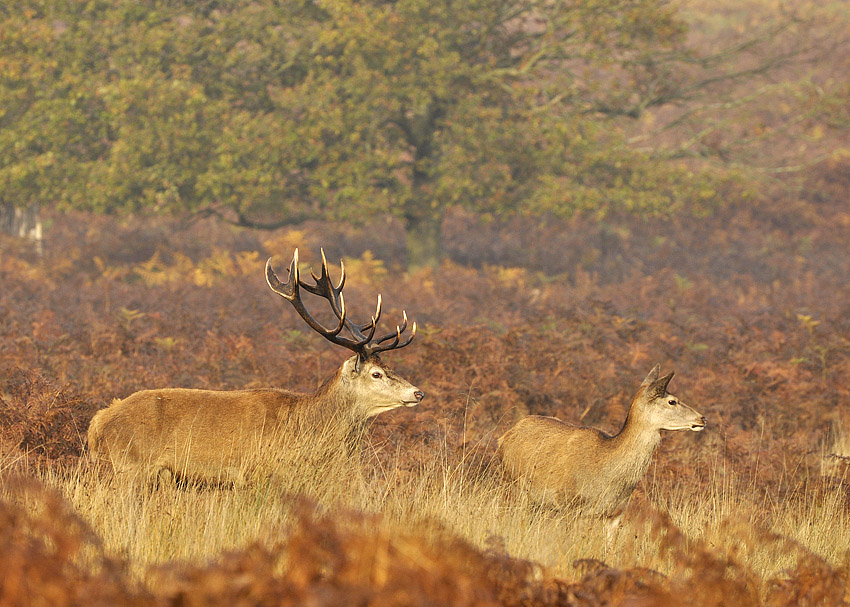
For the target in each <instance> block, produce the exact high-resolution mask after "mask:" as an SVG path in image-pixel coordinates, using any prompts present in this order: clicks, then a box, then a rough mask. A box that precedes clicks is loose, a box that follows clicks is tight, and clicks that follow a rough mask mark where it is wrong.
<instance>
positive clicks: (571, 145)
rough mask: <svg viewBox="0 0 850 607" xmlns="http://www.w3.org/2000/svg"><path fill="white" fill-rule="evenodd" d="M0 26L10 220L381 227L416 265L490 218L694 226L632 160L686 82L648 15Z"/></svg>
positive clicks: (182, 6) (53, 9)
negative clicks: (207, 217)
mask: <svg viewBox="0 0 850 607" xmlns="http://www.w3.org/2000/svg"><path fill="white" fill-rule="evenodd" d="M23 5H24V6H23V7H16V8H15V10H11V9H8V8H7V9H6V10H5V11H4V12H2V13H0V18H2V26H0V44H2V53H0V96H2V98H3V99H4V102H3V107H2V108H0V184H2V192H0V202H5V203H13V204H21V205H28V204H32V203H38V202H41V203H48V204H58V205H60V206H66V207H74V208H90V209H95V210H97V211H102V212H114V211H131V212H136V211H145V212H187V211H188V212H204V213H214V214H217V215H219V216H221V217H223V218H225V219H226V220H228V221H232V222H234V223H237V224H240V225H246V226H255V227H274V226H280V225H285V224H287V223H295V222H299V221H303V220H304V219H306V218H309V217H324V218H330V219H339V220H346V221H358V222H362V221H367V220H368V219H369V218H371V217H374V216H375V215H376V214H385V213H391V214H394V215H397V216H399V217H400V218H402V219H403V220H404V222H405V226H406V229H407V230H408V243H409V247H408V250H409V257H410V259H409V261H410V262H411V263H412V264H414V265H416V264H424V263H434V262H435V261H436V260H437V259H438V258H439V255H440V244H439V234H440V223H441V221H442V218H443V217H444V214H445V212H446V210H447V209H448V208H450V207H451V206H453V205H460V206H463V207H466V208H468V209H470V210H473V211H475V212H479V213H485V214H504V213H514V212H530V213H539V214H543V215H545V214H553V213H554V214H571V213H574V212H576V211H590V212H593V213H597V214H604V213H607V212H609V211H611V210H613V209H625V210H630V211H637V212H640V213H658V212H670V211H672V210H676V209H679V208H682V207H686V206H687V207H689V208H698V209H702V208H704V207H706V206H710V205H712V204H714V203H715V202H716V201H717V200H718V199H719V197H720V194H719V193H718V192H719V191H722V187H721V186H722V182H723V180H724V179H726V178H727V177H728V175H727V176H724V177H723V179H721V178H720V177H718V176H715V175H712V174H711V173H708V172H700V171H693V170H691V169H688V168H686V167H685V166H683V165H674V164H670V163H669V162H663V161H661V160H659V159H657V158H654V157H653V156H652V155H651V154H650V153H649V152H646V151H636V150H635V149H632V148H630V147H629V146H628V145H627V142H626V138H625V136H624V135H623V132H622V129H621V128H620V127H621V124H622V121H623V120H624V119H626V118H635V117H639V116H641V115H642V114H643V112H645V111H646V109H647V108H651V107H653V106H657V105H661V104H664V103H668V102H670V101H671V100H674V99H676V98H677V94H678V92H679V91H682V90H684V89H686V88H687V87H688V86H690V85H691V84H692V82H690V81H688V77H689V76H688V75H687V74H688V72H687V70H683V69H681V67H682V65H685V64H686V63H688V62H689V61H690V60H691V59H692V53H691V52H690V51H688V49H687V47H686V42H685V34H686V28H685V26H684V24H683V22H682V21H681V20H679V19H678V18H677V15H676V13H675V11H674V9H673V8H671V6H670V5H668V4H667V3H665V2H659V1H658V0H590V1H586V2H575V3H572V2H551V1H549V0H470V1H469V2H433V1H432V0H398V1H393V2H390V1H378V0H366V1H361V2H347V1H346V2H340V1H338V0H309V1H308V0H300V1H298V0H293V1H288V2H275V1H272V0H261V1H255V0H251V1H248V0H244V1H238V2H230V3H220V2H215V1H207V2H201V3H198V2H188V1H185V0H183V1H179V0H170V1H165V0H148V1H144V2H138V1H132V2H131V1H129V0H114V1H106V0H101V1H96V0H95V1H91V2H87V3H79V2H73V1H69V0H41V1H29V2H24V3H23Z"/></svg>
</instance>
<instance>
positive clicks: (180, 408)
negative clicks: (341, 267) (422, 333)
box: [88, 251, 423, 483]
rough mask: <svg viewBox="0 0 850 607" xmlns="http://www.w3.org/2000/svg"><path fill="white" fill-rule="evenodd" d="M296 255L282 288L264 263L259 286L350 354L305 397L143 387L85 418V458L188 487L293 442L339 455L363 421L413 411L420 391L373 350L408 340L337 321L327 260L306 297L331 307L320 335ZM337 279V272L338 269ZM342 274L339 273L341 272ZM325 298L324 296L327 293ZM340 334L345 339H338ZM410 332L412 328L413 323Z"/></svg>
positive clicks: (338, 307)
mask: <svg viewBox="0 0 850 607" xmlns="http://www.w3.org/2000/svg"><path fill="white" fill-rule="evenodd" d="M297 261H298V255H297V251H296V254H295V256H294V258H293V264H292V266H291V267H290V282H289V283H287V285H282V284H281V283H279V281H277V278H276V276H274V273H273V272H271V268H270V266H269V265H267V279H268V280H269V285H270V286H271V287H272V289H273V290H275V292H277V293H279V294H280V295H282V296H284V297H285V298H286V299H288V300H290V301H293V300H295V301H293V304H294V305H295V307H296V309H297V310H298V311H299V313H300V314H301V315H302V317H304V318H305V320H307V322H308V324H310V326H311V327H312V328H314V329H315V330H317V331H318V332H320V333H321V334H322V335H323V336H325V337H326V338H328V339H330V340H331V341H333V342H334V343H338V344H340V345H343V346H345V347H347V348H349V349H352V350H354V351H355V352H356V354H355V356H353V357H351V358H349V359H347V360H346V361H345V362H344V363H343V364H342V366H341V367H340V368H339V369H337V370H336V372H335V373H334V374H333V375H332V376H331V377H329V378H328V379H327V380H326V381H325V382H324V384H323V385H322V386H321V387H320V388H319V389H318V390H317V391H316V392H315V393H313V394H301V393H296V392H290V391H287V390H282V389H276V388H269V389H260V390H233V391H214V390H195V389H183V388H165V389H159V390H142V391H139V392H136V393H134V394H131V395H130V396H128V397H127V398H125V399H123V400H119V401H116V402H114V403H113V404H112V405H110V406H109V407H107V408H106V409H103V410H101V411H99V412H98V413H97V414H96V415H95V416H94V418H93V419H92V421H91V424H90V426H89V431H88V445H89V451H90V453H91V455H92V456H93V457H95V458H98V459H106V460H108V461H109V462H111V464H112V465H113V467H114V469H115V470H116V472H118V473H121V474H132V475H135V476H137V477H138V478H140V479H143V480H156V479H162V477H163V473H167V474H166V476H167V477H172V476H176V477H178V478H181V479H186V480H192V481H212V482H235V483H239V482H241V481H243V480H245V477H246V475H250V474H251V473H252V472H253V471H254V470H255V469H256V468H257V467H258V466H259V465H260V464H263V465H265V467H266V468H268V467H269V466H271V467H273V466H274V460H275V457H276V455H277V454H279V453H280V451H279V450H280V449H287V448H291V447H292V445H293V443H295V442H297V441H302V443H305V442H306V443H307V444H308V445H310V446H312V447H314V448H315V449H320V448H328V447H330V448H336V449H347V448H350V447H351V446H352V443H351V442H350V440H351V439H353V438H356V436H357V434H358V432H359V430H360V429H361V428H362V426H363V424H364V422H366V420H368V419H369V418H371V417H374V416H375V415H378V414H379V413H382V412H384V411H389V410H391V409H394V408H397V407H412V406H414V405H416V404H418V403H419V402H420V401H421V400H422V397H423V394H422V392H421V391H420V390H418V389H417V388H416V387H415V386H413V385H411V384H410V383H409V382H407V381H406V380H404V379H403V378H401V377H399V376H398V375H396V374H395V373H393V372H392V371H391V370H390V369H389V368H387V366H386V365H384V364H383V362H382V361H381V359H380V357H379V356H378V353H379V352H381V351H386V350H390V349H395V348H398V347H403V346H405V345H407V344H409V343H410V341H411V340H412V336H411V337H410V338H408V339H407V340H406V341H404V342H401V343H400V336H401V332H402V331H403V330H404V327H406V322H405V324H404V326H403V327H398V328H397V329H396V332H395V333H392V334H390V335H389V336H385V337H383V338H379V339H378V340H377V341H375V340H374V339H373V334H374V325H375V323H376V321H377V318H378V316H379V315H380V298H379V306H378V310H377V312H376V315H375V317H373V319H372V322H371V323H368V324H367V325H366V326H367V327H371V330H370V331H369V332H368V333H366V334H364V333H362V332H361V329H362V326H361V325H354V324H353V323H350V321H348V320H347V319H346V318H345V304H344V302H343V300H342V297H341V290H342V283H343V280H344V278H343V279H341V280H340V284H339V285H338V286H337V287H333V285H332V284H331V283H330V281H329V280H328V279H327V268H326V263H323V271H322V276H321V277H320V278H319V279H317V285H322V286H317V285H312V286H311V285H304V286H305V288H306V289H308V290H310V292H314V290H318V291H320V293H318V294H320V295H322V296H325V297H326V298H328V299H329V301H331V306H332V309H333V310H334V312H335V313H337V316H338V318H339V327H337V328H336V329H330V330H329V329H325V328H324V327H322V326H321V325H319V324H318V323H316V321H315V320H314V319H313V318H312V317H310V316H309V314H308V313H307V312H306V310H305V309H304V307H303V305H302V304H301V302H300V296H299V295H298V286H299V283H298V272H297ZM343 272H344V271H343ZM343 277H344V273H343ZM326 291H327V292H326ZM343 327H345V328H348V329H349V330H350V331H351V332H352V334H353V335H354V339H351V340H349V339H346V338H342V337H339V336H338V334H339V332H340V330H341V329H342V328H343ZM414 334H415V325H414ZM370 346H371V347H370Z"/></svg>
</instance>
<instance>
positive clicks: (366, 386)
mask: <svg viewBox="0 0 850 607" xmlns="http://www.w3.org/2000/svg"><path fill="white" fill-rule="evenodd" d="M271 261H272V260H271V258H269V260H268V261H267V262H266V282H268V284H269V287H271V290H272V291H274V292H275V293H277V294H278V295H280V296H281V297H283V298H284V299H286V300H287V301H289V302H290V303H291V304H292V305H293V307H294V308H295V310H296V311H297V312H298V314H299V315H300V316H301V318H303V319H304V321H305V322H306V323H307V324H308V325H309V326H310V328H311V329H313V330H314V331H316V332H317V333H318V334H319V335H321V336H322V337H324V338H325V339H327V340H328V341H330V342H332V343H334V344H337V345H339V346H342V347H344V348H347V349H349V350H351V351H352V352H354V356H352V357H351V358H349V359H348V360H346V361H345V363H344V364H343V366H342V368H341V369H340V375H339V381H340V384H341V385H342V386H344V387H345V388H346V389H347V390H350V393H351V394H352V395H353V397H354V398H353V400H354V403H355V404H354V407H355V409H356V410H355V411H354V412H353V413H354V414H355V415H356V416H357V417H361V418H364V419H365V418H369V417H373V416H375V415H378V414H379V413H383V412H384V411H389V410H390V409H395V408H397V407H413V406H415V405H417V404H419V402H420V401H421V400H422V398H423V397H424V396H425V395H424V393H423V392H422V391H421V390H419V389H418V388H417V387H416V386H414V385H412V384H411V383H410V382H408V381H407V380H405V379H403V378H402V377H399V376H398V375H396V374H395V373H393V372H392V371H391V370H390V369H389V368H388V367H387V366H386V365H385V364H384V363H383V362H382V361H381V358H380V356H379V355H380V353H381V352H387V351H389V350H397V349H399V348H403V347H405V346H407V345H408V344H410V342H412V341H413V338H414V337H415V336H416V323H415V322H414V323H413V325H412V327H411V330H410V334H409V335H406V336H403V334H404V333H405V332H406V331H407V313H406V312H402V323H401V324H400V325H396V328H395V331H392V332H390V333H387V334H385V335H382V336H376V335H375V333H376V331H377V325H378V321H379V320H380V318H381V296H380V295H378V305H377V307H376V309H375V314H374V315H373V316H372V317H371V320H370V321H369V322H366V323H356V322H353V321H352V320H351V319H349V318H348V316H347V310H346V307H345V298H344V297H343V294H342V289H343V287H344V286H345V264H344V263H343V262H342V260H340V278H339V282H338V283H337V284H336V285H334V284H333V281H332V280H331V278H330V274H329V272H328V262H327V260H326V259H325V252H324V250H323V251H322V271H321V274H320V275H319V276H316V275H315V274H314V273H313V272H312V271H311V272H310V275H311V277H312V278H313V284H310V283H307V282H302V281H301V276H300V274H299V270H298V249H295V254H294V255H293V257H292V262H291V263H290V264H289V279H288V280H287V281H286V283H282V282H281V281H280V280H279V279H278V277H277V275H276V274H275V273H274V270H272V266H271ZM302 288H303V289H304V290H305V291H307V292H308V293H312V294H313V295H318V296H319V297H322V298H324V299H326V300H327V301H328V303H329V304H330V307H331V311H332V312H333V313H334V315H335V316H336V318H337V321H338V322H337V323H336V326H333V327H325V326H324V325H322V324H321V323H320V322H319V321H317V320H316V319H315V318H314V317H313V316H312V315H311V314H310V313H309V312H308V311H307V308H306V307H305V306H304V302H303V301H302V299H301V289H302Z"/></svg>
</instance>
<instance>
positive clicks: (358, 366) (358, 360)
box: [354, 354, 366, 375]
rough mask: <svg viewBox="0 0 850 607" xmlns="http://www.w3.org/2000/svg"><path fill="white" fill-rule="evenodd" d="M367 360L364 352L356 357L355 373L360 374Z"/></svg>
mask: <svg viewBox="0 0 850 607" xmlns="http://www.w3.org/2000/svg"><path fill="white" fill-rule="evenodd" d="M365 362H366V357H365V356H363V355H362V354H358V355H357V356H355V357H354V374H355V375H360V372H361V371H362V370H363V363H365Z"/></svg>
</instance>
